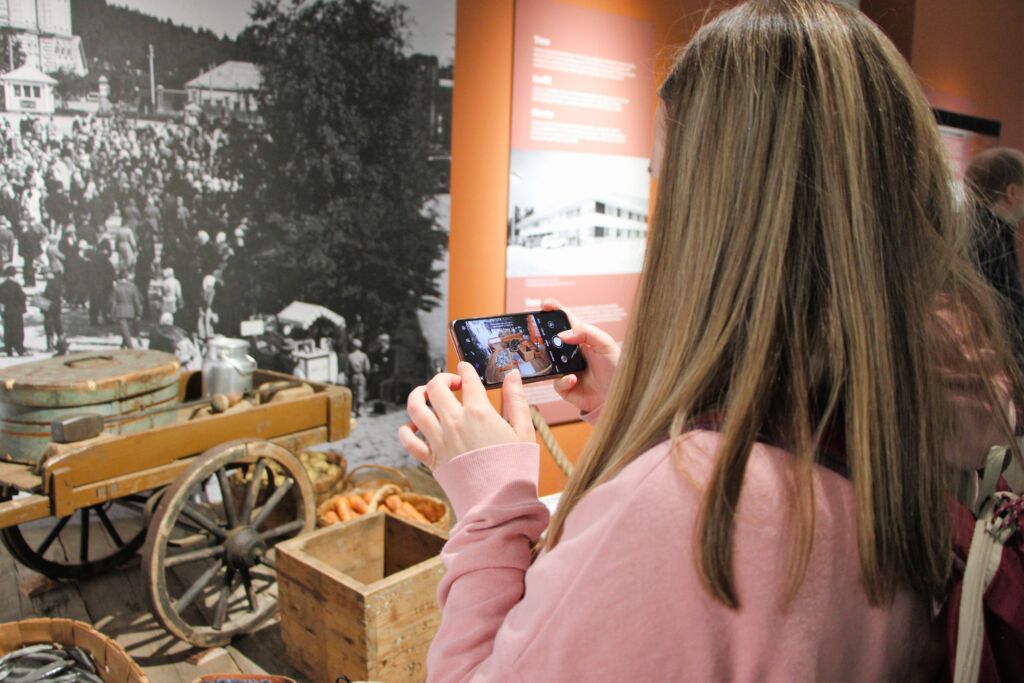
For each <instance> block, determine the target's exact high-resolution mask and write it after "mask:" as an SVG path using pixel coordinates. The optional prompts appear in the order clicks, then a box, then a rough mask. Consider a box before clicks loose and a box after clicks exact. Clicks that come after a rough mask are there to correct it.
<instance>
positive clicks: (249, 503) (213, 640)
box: [142, 441, 316, 647]
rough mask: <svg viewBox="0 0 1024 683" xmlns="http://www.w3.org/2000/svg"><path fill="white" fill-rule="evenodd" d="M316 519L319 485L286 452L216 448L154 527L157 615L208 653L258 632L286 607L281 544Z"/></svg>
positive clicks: (256, 444)
mask: <svg viewBox="0 0 1024 683" xmlns="http://www.w3.org/2000/svg"><path fill="white" fill-rule="evenodd" d="M315 521H316V504H315V498H314V494H313V486H312V484H311V483H310V481H309V477H308V476H307V475H306V472H305V470H304V469H303V467H302V464H301V463H300V462H299V459H298V458H296V457H295V456H294V455H292V454H291V452H289V451H288V450H287V449H285V448H283V447H281V446H277V445H275V444H272V443H270V442H268V441H234V442H230V443H226V444H223V445H221V446H217V447H215V448H212V449H210V450H209V451H207V452H206V453H204V454H203V455H201V456H199V457H198V458H196V460H195V462H193V463H192V465H190V466H189V468H188V469H187V470H185V472H184V473H182V475H181V476H180V477H179V478H178V480H177V481H175V482H174V484H172V485H171V486H170V487H169V488H168V489H167V491H166V492H165V493H164V494H163V498H162V499H161V501H160V504H159V505H158V506H157V508H156V511H155V512H154V513H153V519H152V522H151V523H150V525H149V532H148V534H147V536H146V547H145V549H144V550H143V553H142V562H143V570H144V573H145V576H146V580H147V582H148V584H149V595H150V599H151V600H152V603H153V610H154V612H155V614H156V617H157V618H158V619H159V620H160V622H161V623H162V624H163V625H164V627H165V628H166V629H167V630H168V631H170V632H171V633H173V634H174V635H175V636H177V637H178V638H181V639H182V640H185V641H187V642H190V643H192V644H194V645H198V646H201V647H213V646H217V645H224V644H226V643H228V642H229V641H230V640H231V639H232V638H234V637H236V636H239V635H243V634H246V633H250V632H252V631H253V630H255V629H256V628H258V627H259V626H260V625H261V624H262V623H263V622H264V621H266V620H267V619H269V618H270V617H271V616H273V614H274V612H275V611H276V609H277V585H276V583H277V581H276V575H275V573H274V567H275V553H274V546H275V545H276V544H277V543H279V542H281V541H284V540H286V539H288V538H292V537H294V536H297V535H299V534H301V533H305V532H308V531H311V530H312V529H313V526H314V523H315Z"/></svg>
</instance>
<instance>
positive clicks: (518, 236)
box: [506, 149, 650, 278]
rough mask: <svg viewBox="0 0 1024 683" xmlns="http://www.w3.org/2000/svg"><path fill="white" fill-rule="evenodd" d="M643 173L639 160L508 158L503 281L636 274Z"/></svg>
mask: <svg viewBox="0 0 1024 683" xmlns="http://www.w3.org/2000/svg"><path fill="white" fill-rule="evenodd" d="M647 165H648V160H647V159H642V158H639V157H626V156H612V155H602V154H584V153H576V152H552V151H546V150H523V149H514V150H512V153H511V160H510V162H509V168H510V182H509V218H508V222H509V236H508V262H507V265H506V274H507V275H508V277H510V278H514V277H532V276H548V275H605V274H611V273H638V272H640V266H641V265H642V264H643V258H644V245H645V244H646V242H647V211H648V209H647V203H648V196H649V192H650V187H649V185H650V176H649V175H648V173H647Z"/></svg>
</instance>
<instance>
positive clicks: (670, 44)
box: [448, 0, 705, 493]
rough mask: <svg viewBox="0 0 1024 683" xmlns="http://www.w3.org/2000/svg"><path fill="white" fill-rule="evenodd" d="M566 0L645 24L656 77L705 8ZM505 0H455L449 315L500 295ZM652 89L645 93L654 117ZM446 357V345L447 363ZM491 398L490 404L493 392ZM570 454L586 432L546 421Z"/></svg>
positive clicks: (507, 80) (508, 84)
mask: <svg viewBox="0 0 1024 683" xmlns="http://www.w3.org/2000/svg"><path fill="white" fill-rule="evenodd" d="M572 4H575V5H579V6H582V7H587V8H590V9H594V10H599V11H604V12H610V13H615V14H620V15H622V16H628V17H634V18H637V19H642V20H644V21H650V22H652V23H653V24H654V25H655V30H656V41H657V46H656V49H657V57H658V63H657V69H658V71H659V73H658V74H657V77H656V79H655V82H656V83H658V84H660V79H661V77H662V76H663V75H664V73H663V72H664V70H665V69H666V68H667V66H668V65H669V64H671V61H672V57H673V55H674V54H675V49H674V48H675V47H676V46H678V45H679V44H681V43H682V42H683V41H685V40H686V39H687V38H688V37H689V36H690V35H692V33H693V31H694V30H696V27H697V26H699V25H700V23H701V20H702V19H703V17H704V16H705V10H704V5H705V3H703V2H698V1H696V0H689V1H682V2H681V1H679V0H573V2H572ZM514 10H515V3H514V1H513V0H459V2H458V6H457V11H456V22H455V74H456V76H455V78H456V87H455V93H454V100H453V114H452V174H451V192H452V209H451V236H450V241H449V250H450V256H451V260H450V263H451V266H450V270H449V278H450V280H449V287H450V290H449V302H448V317H449V319H454V318H464V317H471V316H480V315H493V314H496V313H500V312H502V311H503V307H504V301H505V245H506V230H507V228H506V225H507V210H508V209H507V205H508V166H509V138H510V130H511V110H512V38H513V28H514V16H515V14H514ZM655 97H656V95H655V93H653V92H652V93H651V116H652V117H653V116H654V101H655ZM455 362H456V356H455V352H454V350H453V349H449V353H448V363H449V367H454V366H455ZM490 393H491V400H492V401H494V403H495V405H499V403H500V398H499V392H498V391H492V392H490ZM554 433H555V436H556V438H557V440H558V442H559V444H560V445H561V447H562V449H563V450H565V451H566V453H567V454H568V455H569V457H570V459H572V460H575V459H576V458H577V457H578V456H579V454H580V452H581V451H582V450H583V446H584V444H585V443H586V440H587V438H589V436H590V433H591V428H590V427H589V426H588V425H586V424H583V423H575V424H569V425H562V426H558V427H555V428H554ZM564 483H565V478H564V477H563V476H562V474H561V472H560V470H559V469H558V468H557V466H556V465H555V464H554V461H553V460H552V459H551V458H550V456H548V454H547V453H546V449H545V453H544V454H543V456H542V458H541V493H551V492H553V491H558V490H561V488H562V487H563V486H564Z"/></svg>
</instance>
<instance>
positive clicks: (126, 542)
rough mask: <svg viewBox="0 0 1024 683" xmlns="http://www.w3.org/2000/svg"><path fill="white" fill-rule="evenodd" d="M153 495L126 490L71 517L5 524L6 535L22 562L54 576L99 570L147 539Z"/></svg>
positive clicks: (3, 532) (119, 561) (125, 556)
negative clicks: (149, 503)
mask: <svg viewBox="0 0 1024 683" xmlns="http://www.w3.org/2000/svg"><path fill="white" fill-rule="evenodd" d="M148 496H149V494H148V493H140V494H137V495H131V496H126V497H124V498H119V499H117V500H112V501H109V502H106V503H103V504H100V505H93V506H92V507H87V508H81V509H79V510H76V511H75V512H74V513H73V514H71V515H69V516H67V517H59V518H58V517H48V518H46V519H41V520H38V521H35V522H29V523H28V524H22V525H19V526H11V527H7V528H5V529H3V530H0V541H2V542H3V544H4V546H6V547H7V550H8V551H9V552H10V553H11V556H13V557H14V559H16V560H17V561H18V562H20V563H21V564H23V565H25V566H26V567H28V568H29V569H32V570H34V571H37V572H39V573H40V574H44V575H46V576H49V577H50V578H53V579H84V578H88V577H90V576H96V575H98V574H102V573H103V572H107V571H110V570H111V569H114V568H115V567H117V566H118V565H120V564H122V563H124V562H125V561H126V560H128V559H129V558H131V557H132V556H133V555H135V553H136V552H137V551H138V549H139V547H140V546H141V545H142V542H143V540H145V538H146V520H145V514H144V511H145V505H146V501H147V498H148ZM4 499H7V496H4ZM94 521H98V522H99V526H97V525H96V524H94V523H93V522H94Z"/></svg>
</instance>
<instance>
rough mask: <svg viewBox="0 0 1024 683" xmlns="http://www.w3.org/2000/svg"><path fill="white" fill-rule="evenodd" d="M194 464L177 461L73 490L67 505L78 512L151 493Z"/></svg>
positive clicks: (68, 495) (67, 499)
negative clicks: (135, 494) (132, 496)
mask: <svg viewBox="0 0 1024 683" xmlns="http://www.w3.org/2000/svg"><path fill="white" fill-rule="evenodd" d="M191 463H192V460H191V459H188V460H177V461H175V462H172V463H170V464H168V465H163V466H161V467H154V468H152V469H148V470H144V471H142V472H139V473H138V474H127V475H124V476H121V477H114V478H113V479H110V480H108V481H104V482H98V483H95V484H86V485H85V486H82V487H79V488H76V489H73V490H72V491H71V492H70V493H69V494H67V498H66V501H65V500H64V499H62V501H61V502H62V503H63V502H67V504H68V505H69V506H70V507H71V509H73V510H78V509H80V508H83V507H89V506H90V505H96V504H98V503H103V502H106V501H108V500H115V499H117V498H124V497H125V496H130V495H132V494H134V493H142V492H143V491H150V490H152V489H155V488H159V487H161V486H167V485H168V484H170V483H172V482H173V481H174V480H175V479H177V478H178V476H179V475H180V474H181V473H182V472H184V471H185V469H186V468H187V467H188V466H189V465H190V464H191Z"/></svg>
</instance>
